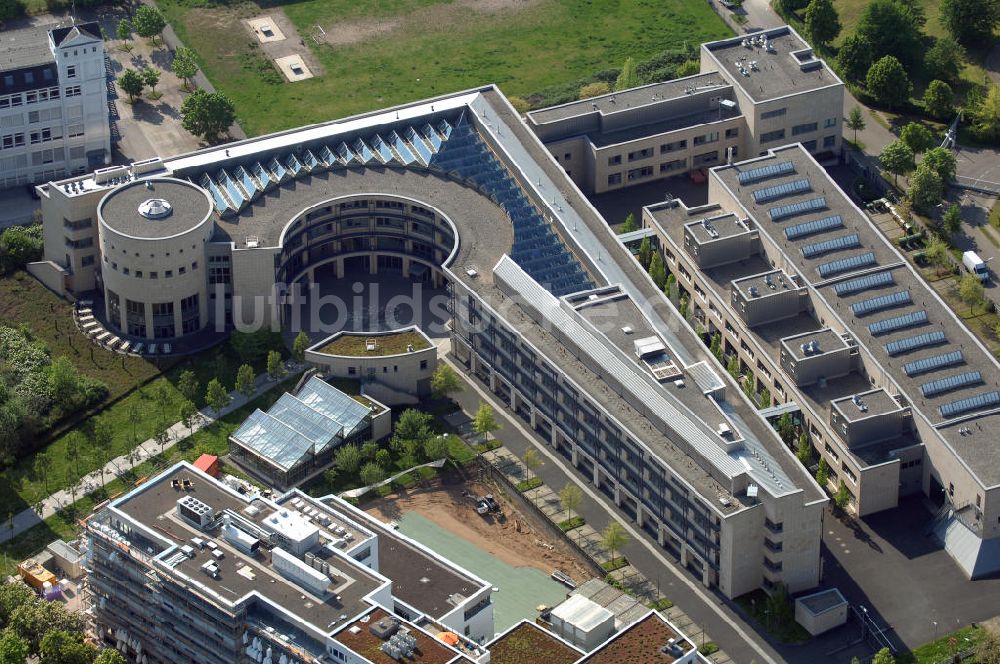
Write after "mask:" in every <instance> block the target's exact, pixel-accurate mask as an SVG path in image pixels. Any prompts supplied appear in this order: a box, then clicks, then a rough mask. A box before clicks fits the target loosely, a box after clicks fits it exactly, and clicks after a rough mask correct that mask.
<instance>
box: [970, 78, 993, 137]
mask: <svg viewBox="0 0 1000 664" xmlns="http://www.w3.org/2000/svg"><path fill="white" fill-rule="evenodd" d="M971 115H972V134H973V135H974V136H975V137H976V138H977V139H979V140H980V141H985V142H991V143H996V142H1000V88H998V87H997V86H995V85H991V86H989V89H988V90H987V91H986V95H985V96H984V97H982V99H981V100H980V101H979V102H978V103H976V104H975V105H973V106H972V114H971Z"/></svg>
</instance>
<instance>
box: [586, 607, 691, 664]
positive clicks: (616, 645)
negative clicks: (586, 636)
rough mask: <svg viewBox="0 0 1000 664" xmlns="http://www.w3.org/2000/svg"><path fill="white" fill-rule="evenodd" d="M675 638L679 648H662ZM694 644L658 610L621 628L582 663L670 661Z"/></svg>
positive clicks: (637, 663) (619, 663) (616, 663)
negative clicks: (672, 649) (669, 649)
mask: <svg viewBox="0 0 1000 664" xmlns="http://www.w3.org/2000/svg"><path fill="white" fill-rule="evenodd" d="M671 639H675V640H676V641H675V647H676V650H674V652H672V653H670V654H667V653H664V652H663V648H664V647H665V646H667V644H668V642H670V640H671ZM693 648H694V646H693V645H692V644H690V643H688V642H687V641H685V640H684V639H682V638H680V637H679V635H678V634H677V633H676V632H675V631H674V630H672V629H671V628H670V626H669V625H668V624H667V623H666V621H665V620H663V618H661V617H660V616H659V614H657V613H651V614H649V615H648V616H647V617H646V618H644V619H642V620H640V621H639V622H637V623H635V624H634V625H632V626H631V627H629V628H627V629H626V630H624V631H622V632H619V633H618V634H616V635H615V636H614V637H612V638H611V640H610V641H609V642H608V643H607V644H606V645H604V646H602V647H601V648H600V649H598V650H597V651H596V652H594V653H593V654H592V655H590V656H589V657H587V658H585V659H583V660H581V661H580V664H657V663H659V662H662V663H664V664H667V663H669V662H673V661H675V660H677V659H679V658H680V657H681V656H682V655H683V654H684V653H686V652H688V651H690V650H691V649H693Z"/></svg>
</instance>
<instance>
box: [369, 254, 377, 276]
mask: <svg viewBox="0 0 1000 664" xmlns="http://www.w3.org/2000/svg"><path fill="white" fill-rule="evenodd" d="M368 274H378V256H376V255H375V254H374V252H373V253H371V254H369V256H368Z"/></svg>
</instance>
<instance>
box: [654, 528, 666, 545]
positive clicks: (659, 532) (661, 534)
mask: <svg viewBox="0 0 1000 664" xmlns="http://www.w3.org/2000/svg"><path fill="white" fill-rule="evenodd" d="M656 543H657V544H659V545H660V546H662V547H666V546H667V529H666V528H665V527H664V526H663V525H662V524H661V525H660V527H659V528H657V529H656Z"/></svg>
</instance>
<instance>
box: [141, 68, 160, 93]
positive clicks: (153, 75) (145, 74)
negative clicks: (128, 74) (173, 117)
mask: <svg viewBox="0 0 1000 664" xmlns="http://www.w3.org/2000/svg"><path fill="white" fill-rule="evenodd" d="M141 73H142V82H143V83H145V84H146V85H147V86H149V90H150V95H149V97H150V99H159V98H160V96H161V95H160V94H159V93H158V92H157V91H156V86H157V84H158V83H159V82H160V70H159V69H157V68H156V67H143V68H142V70H141Z"/></svg>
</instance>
